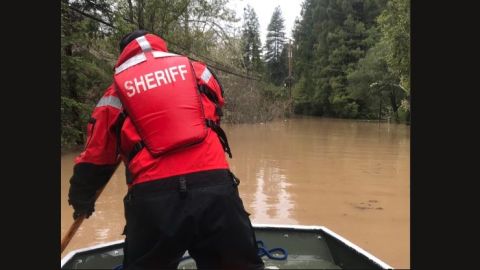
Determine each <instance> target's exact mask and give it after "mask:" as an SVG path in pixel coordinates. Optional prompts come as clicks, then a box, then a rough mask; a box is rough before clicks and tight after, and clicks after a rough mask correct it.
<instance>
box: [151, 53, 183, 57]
mask: <svg viewBox="0 0 480 270" xmlns="http://www.w3.org/2000/svg"><path fill="white" fill-rule="evenodd" d="M152 54H153V57H154V58H160V57H167V56H178V54H174V53H169V52H162V51H153V52H152Z"/></svg>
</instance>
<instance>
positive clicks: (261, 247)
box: [257, 240, 288, 260]
mask: <svg viewBox="0 0 480 270" xmlns="http://www.w3.org/2000/svg"><path fill="white" fill-rule="evenodd" d="M257 246H258V256H260V257H263V256H267V257H268V258H270V259H272V260H286V259H287V257H288V252H287V251H286V250H285V249H283V248H280V247H277V248H272V249H267V247H266V246H265V244H264V243H263V241H261V240H260V241H257Z"/></svg>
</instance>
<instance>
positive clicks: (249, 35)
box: [242, 5, 262, 72]
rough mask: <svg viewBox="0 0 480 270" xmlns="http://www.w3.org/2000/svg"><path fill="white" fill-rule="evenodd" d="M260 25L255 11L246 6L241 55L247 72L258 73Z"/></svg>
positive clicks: (260, 61) (259, 65)
mask: <svg viewBox="0 0 480 270" xmlns="http://www.w3.org/2000/svg"><path fill="white" fill-rule="evenodd" d="M259 28H260V24H259V22H258V17H257V14H256V13H255V10H254V9H253V8H252V7H251V6H250V5H247V6H246V7H245V9H244V11H243V26H242V50H243V51H242V55H243V62H244V65H245V68H246V69H247V72H251V71H256V72H260V71H261V68H262V60H261V58H260V48H261V47H262V44H261V41H260V30H259Z"/></svg>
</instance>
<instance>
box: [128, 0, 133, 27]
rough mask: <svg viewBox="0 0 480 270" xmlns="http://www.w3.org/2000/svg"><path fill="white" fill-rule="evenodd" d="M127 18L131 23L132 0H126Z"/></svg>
mask: <svg viewBox="0 0 480 270" xmlns="http://www.w3.org/2000/svg"><path fill="white" fill-rule="evenodd" d="M128 19H130V22H132V23H133V4H132V0H128Z"/></svg>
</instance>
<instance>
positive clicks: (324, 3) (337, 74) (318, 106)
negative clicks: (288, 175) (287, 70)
mask: <svg viewBox="0 0 480 270" xmlns="http://www.w3.org/2000/svg"><path fill="white" fill-rule="evenodd" d="M406 2H407V1H401V0H389V1H386V0H365V1H360V0H335V1H329V0H305V1H304V2H303V4H302V12H301V15H302V16H301V18H300V20H297V21H296V22H295V26H294V31H293V36H294V39H295V42H294V52H293V55H294V63H293V65H294V77H295V78H297V80H296V83H295V85H294V91H293V96H294V105H295V112H297V113H304V114H316V115H328V116H336V117H348V118H378V117H380V118H382V117H384V116H388V115H387V114H389V113H388V112H389V111H391V112H392V114H394V117H395V118H396V119H398V108H399V106H400V105H401V101H402V99H405V93H402V90H401V89H402V88H406V89H408V88H407V85H408V86H409V75H406V74H408V73H407V71H408V72H409V68H410V67H409V65H410V62H409V55H408V54H406V52H407V51H408V50H407V49H406V48H407V47H406V46H405V45H406V41H408V43H409V17H408V16H409V7H408V8H407V7H406V5H405V3H406ZM394 12H397V13H396V14H393V13H394ZM407 26H408V27H407ZM387 29H388V31H387ZM400 30H401V31H400ZM395 65H396V67H397V70H398V71H397V70H395V68H392V67H393V66H395ZM372 84H373V85H372Z"/></svg>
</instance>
